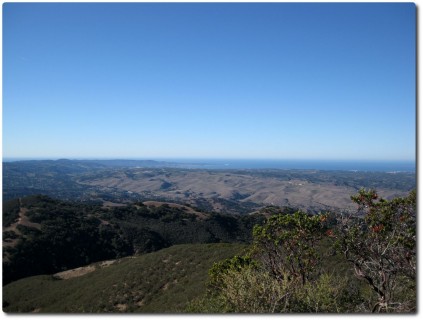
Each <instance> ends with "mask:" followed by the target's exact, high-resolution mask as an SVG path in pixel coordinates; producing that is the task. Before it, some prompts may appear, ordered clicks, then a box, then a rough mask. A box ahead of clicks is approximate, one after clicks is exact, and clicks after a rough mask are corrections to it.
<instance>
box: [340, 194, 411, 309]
mask: <svg viewBox="0 0 423 320" xmlns="http://www.w3.org/2000/svg"><path fill="white" fill-rule="evenodd" d="M351 199H352V201H354V202H355V203H356V204H357V205H358V210H357V213H356V214H355V215H353V214H349V215H340V216H339V222H338V232H337V235H336V236H337V238H338V246H339V248H340V249H341V250H342V252H343V254H344V256H345V258H346V259H347V261H348V262H350V263H351V264H352V266H353V268H354V272H355V275H356V276H357V277H359V278H360V279H363V280H364V281H366V282H367V284H368V285H369V286H370V288H371V289H372V290H373V291H374V292H375V293H376V295H377V301H376V303H375V304H374V306H373V307H372V312H410V311H414V310H415V308H416V305H415V287H416V193H415V191H413V192H411V193H410V194H409V195H408V196H407V197H405V198H395V199H393V200H390V201H387V200H385V199H382V198H380V197H379V196H378V194H377V193H376V191H374V190H364V189H362V190H360V191H359V192H358V194H357V195H355V196H352V197H351Z"/></svg>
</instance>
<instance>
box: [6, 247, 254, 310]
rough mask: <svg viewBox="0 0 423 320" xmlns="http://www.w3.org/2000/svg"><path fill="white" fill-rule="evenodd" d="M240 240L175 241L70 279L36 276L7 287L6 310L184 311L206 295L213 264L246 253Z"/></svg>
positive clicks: (96, 266)
mask: <svg viewBox="0 0 423 320" xmlns="http://www.w3.org/2000/svg"><path fill="white" fill-rule="evenodd" d="M245 248H246V246H245V245H242V244H223V243H220V244H188V245H176V246H172V247H170V248H167V249H163V250H160V251H157V252H153V253H148V254H144V255H140V256H134V257H128V258H123V259H119V260H116V261H115V262H114V263H112V264H110V265H109V266H103V267H101V263H96V264H94V266H95V271H92V272H90V273H87V274H85V275H82V276H79V277H74V278H70V279H67V280H62V279H58V278H57V277H55V276H52V275H42V276H33V277H29V278H25V279H21V280H18V281H15V282H12V283H10V284H8V285H6V286H5V287H3V311H5V312H7V313H9V312H11V313H14V312H41V313H43V312H46V313H48V312H56V313H57V312H77V313H79V312H147V313H154V312H160V313H164V312H169V313H172V312H178V311H179V312H180V311H183V310H184V309H185V307H186V305H187V303H188V302H189V301H191V300H193V299H194V298H196V297H198V296H200V295H202V294H204V292H205V282H206V281H207V272H208V270H209V269H210V268H211V266H212V265H213V263H214V262H216V261H220V260H222V259H226V258H229V257H232V256H234V255H236V254H240V253H242V251H243V250H244V249H245Z"/></svg>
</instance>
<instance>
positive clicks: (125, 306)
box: [115, 303, 128, 311]
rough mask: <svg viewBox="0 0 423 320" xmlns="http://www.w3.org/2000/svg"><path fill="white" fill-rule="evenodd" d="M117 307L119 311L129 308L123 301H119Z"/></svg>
mask: <svg viewBox="0 0 423 320" xmlns="http://www.w3.org/2000/svg"><path fill="white" fill-rule="evenodd" d="M115 308H116V309H118V310H119V311H126V309H128V305H127V304H123V303H118V304H116V305H115Z"/></svg>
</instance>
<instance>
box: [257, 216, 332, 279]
mask: <svg viewBox="0 0 423 320" xmlns="http://www.w3.org/2000/svg"><path fill="white" fill-rule="evenodd" d="M325 220H326V216H325V215H314V216H311V215H308V214H306V213H304V212H301V211H298V212H295V213H294V214H279V215H276V216H272V217H270V218H269V220H268V221H267V223H266V224H265V225H264V226H255V227H254V229H253V236H254V249H253V253H254V257H255V258H256V259H258V260H259V261H260V262H261V263H262V264H263V265H264V267H265V269H266V270H268V272H270V273H271V274H272V275H273V276H274V277H275V279H277V280H278V281H284V277H285V276H288V277H289V280H300V282H301V284H302V285H305V284H306V282H307V281H308V280H310V277H311V276H312V275H313V273H314V272H315V271H316V268H317V267H318V265H319V260H320V257H319V255H318V253H317V250H316V245H317V243H318V241H319V240H320V239H321V236H322V233H323V232H322V231H323V223H324V221H325Z"/></svg>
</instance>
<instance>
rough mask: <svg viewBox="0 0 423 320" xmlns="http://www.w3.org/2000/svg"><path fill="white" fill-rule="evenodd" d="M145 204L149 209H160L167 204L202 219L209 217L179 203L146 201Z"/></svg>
mask: <svg viewBox="0 0 423 320" xmlns="http://www.w3.org/2000/svg"><path fill="white" fill-rule="evenodd" d="M143 204H144V205H146V206H147V207H160V206H162V205H164V204H166V205H168V206H169V207H171V208H177V209H180V210H182V211H185V212H186V213H190V214H194V215H196V216H197V217H198V218H200V219H204V218H206V217H207V215H206V214H204V213H203V212H199V211H196V210H195V209H194V208H191V207H188V206H185V205H183V204H179V203H173V202H163V201H144V202H143Z"/></svg>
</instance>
